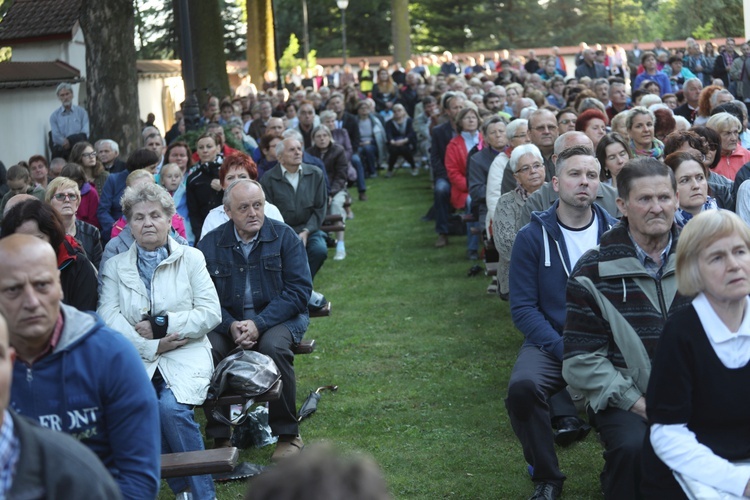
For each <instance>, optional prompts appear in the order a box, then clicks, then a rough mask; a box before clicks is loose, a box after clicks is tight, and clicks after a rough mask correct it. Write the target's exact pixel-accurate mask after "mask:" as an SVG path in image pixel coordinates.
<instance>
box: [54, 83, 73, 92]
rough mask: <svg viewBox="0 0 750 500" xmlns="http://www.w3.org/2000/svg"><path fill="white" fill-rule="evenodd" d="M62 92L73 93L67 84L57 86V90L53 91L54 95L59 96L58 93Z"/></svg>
mask: <svg viewBox="0 0 750 500" xmlns="http://www.w3.org/2000/svg"><path fill="white" fill-rule="evenodd" d="M63 90H70V91H71V92H73V85H71V84H69V83H68V82H62V83H61V84H60V85H58V86H57V90H55V95H60V92H61V91H63Z"/></svg>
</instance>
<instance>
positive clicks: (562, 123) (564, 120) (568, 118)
mask: <svg viewBox="0 0 750 500" xmlns="http://www.w3.org/2000/svg"><path fill="white" fill-rule="evenodd" d="M575 129H576V115H575V114H573V113H563V114H561V115H560V120H558V122H557V132H558V135H563V134H564V133H565V132H573V131H574V130H575Z"/></svg>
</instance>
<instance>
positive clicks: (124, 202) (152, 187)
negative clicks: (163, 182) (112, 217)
mask: <svg viewBox="0 0 750 500" xmlns="http://www.w3.org/2000/svg"><path fill="white" fill-rule="evenodd" d="M147 202H155V203H158V204H159V205H161V209H162V210H163V211H164V215H165V216H166V217H167V219H169V220H171V219H172V216H173V215H174V214H175V206H174V200H173V199H172V196H171V195H170V194H169V192H168V191H167V190H166V189H164V188H163V187H161V186H159V185H157V184H152V183H150V182H146V183H143V184H140V185H138V186H136V187H127V188H125V194H123V195H122V199H121V200H120V205H121V206H122V213H123V214H125V218H126V219H128V220H129V219H130V218H131V216H132V215H133V207H135V206H136V205H137V204H139V203H147Z"/></svg>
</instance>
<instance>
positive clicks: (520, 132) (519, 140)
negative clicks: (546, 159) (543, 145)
mask: <svg viewBox="0 0 750 500" xmlns="http://www.w3.org/2000/svg"><path fill="white" fill-rule="evenodd" d="M530 142H531V139H529V129H528V127H527V126H526V125H519V126H518V128H517V129H516V133H515V134H513V137H511V138H510V144H511V146H513V147H514V148H515V147H517V146H520V145H521V144H529V143H530Z"/></svg>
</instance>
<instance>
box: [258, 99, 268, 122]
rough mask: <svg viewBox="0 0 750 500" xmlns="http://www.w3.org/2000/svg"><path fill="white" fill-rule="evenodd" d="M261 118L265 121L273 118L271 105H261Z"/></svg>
mask: <svg viewBox="0 0 750 500" xmlns="http://www.w3.org/2000/svg"><path fill="white" fill-rule="evenodd" d="M260 118H261V119H262V120H263V121H266V120H268V119H269V118H271V103H269V102H264V103H263V104H261V105H260Z"/></svg>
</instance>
